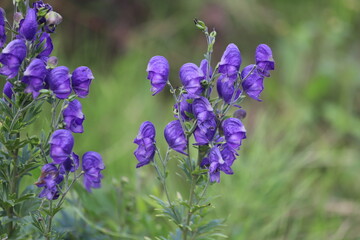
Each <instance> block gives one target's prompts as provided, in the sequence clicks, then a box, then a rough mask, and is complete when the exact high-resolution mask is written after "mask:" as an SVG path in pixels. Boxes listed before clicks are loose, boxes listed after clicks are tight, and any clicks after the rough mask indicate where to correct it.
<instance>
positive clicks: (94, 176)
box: [82, 151, 105, 192]
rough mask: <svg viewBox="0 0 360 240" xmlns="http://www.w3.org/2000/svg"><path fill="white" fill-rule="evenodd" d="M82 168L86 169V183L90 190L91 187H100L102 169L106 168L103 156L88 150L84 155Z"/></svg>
mask: <svg viewBox="0 0 360 240" xmlns="http://www.w3.org/2000/svg"><path fill="white" fill-rule="evenodd" d="M82 169H83V171H84V185H85V188H86V190H87V191H88V192H91V188H100V187H101V179H102V178H103V175H102V174H101V171H102V170H104V169H105V165H104V163H103V160H102V157H101V155H100V154H99V153H97V152H91V151H90V152H86V153H84V155H83V157H82Z"/></svg>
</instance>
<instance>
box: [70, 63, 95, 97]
mask: <svg viewBox="0 0 360 240" xmlns="http://www.w3.org/2000/svg"><path fill="white" fill-rule="evenodd" d="M93 79H94V75H93V74H92V72H91V70H90V68H88V67H85V66H81V67H78V68H76V69H75V70H74V72H73V73H72V77H71V80H72V82H71V83H72V88H73V89H74V92H75V93H76V95H78V96H79V97H81V98H84V97H86V96H87V95H88V94H89V88H90V84H91V81H92V80H93Z"/></svg>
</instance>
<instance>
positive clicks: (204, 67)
mask: <svg viewBox="0 0 360 240" xmlns="http://www.w3.org/2000/svg"><path fill="white" fill-rule="evenodd" d="M208 65H209V64H208V61H207V60H206V59H203V60H202V61H201V62H200V69H201V71H202V72H203V73H204V75H205V79H207V78H209V79H210V78H211V76H212V74H213V69H212V67H211V66H208ZM208 67H209V70H210V71H209V73H208Z"/></svg>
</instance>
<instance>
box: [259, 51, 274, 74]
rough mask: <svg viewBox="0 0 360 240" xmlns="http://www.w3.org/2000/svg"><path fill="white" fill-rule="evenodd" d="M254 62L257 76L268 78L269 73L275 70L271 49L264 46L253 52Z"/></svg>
mask: <svg viewBox="0 0 360 240" xmlns="http://www.w3.org/2000/svg"><path fill="white" fill-rule="evenodd" d="M255 62H256V65H257V70H258V72H259V74H261V75H263V76H265V77H269V76H270V71H271V70H274V69H275V61H274V59H273V56H272V51H271V48H270V47H269V46H268V45H266V44H260V45H259V46H257V48H256V50H255Z"/></svg>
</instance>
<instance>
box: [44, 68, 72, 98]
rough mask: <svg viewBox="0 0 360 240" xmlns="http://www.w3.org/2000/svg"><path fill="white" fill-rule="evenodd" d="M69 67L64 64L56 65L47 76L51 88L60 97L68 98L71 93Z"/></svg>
mask: <svg viewBox="0 0 360 240" xmlns="http://www.w3.org/2000/svg"><path fill="white" fill-rule="evenodd" d="M70 76H71V74H70V73H69V69H68V68H67V67H64V66H60V67H56V68H54V69H52V70H51V71H50V73H49V74H48V76H47V82H48V83H49V87H50V89H51V90H52V91H53V92H54V93H55V95H56V97H57V98H59V99H65V98H67V97H68V96H69V95H70V93H71V86H70Z"/></svg>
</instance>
